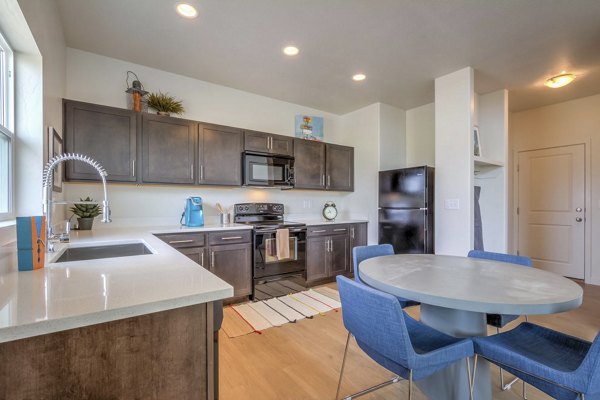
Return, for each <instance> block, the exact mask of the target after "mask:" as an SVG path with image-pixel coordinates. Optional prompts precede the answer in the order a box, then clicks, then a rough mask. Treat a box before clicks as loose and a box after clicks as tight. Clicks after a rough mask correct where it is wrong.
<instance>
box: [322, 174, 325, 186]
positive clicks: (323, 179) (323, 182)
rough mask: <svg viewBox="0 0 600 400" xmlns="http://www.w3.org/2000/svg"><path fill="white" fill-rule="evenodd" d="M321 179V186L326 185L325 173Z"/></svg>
mask: <svg viewBox="0 0 600 400" xmlns="http://www.w3.org/2000/svg"><path fill="white" fill-rule="evenodd" d="M321 181H322V183H321V186H325V174H323V176H322V179H321Z"/></svg>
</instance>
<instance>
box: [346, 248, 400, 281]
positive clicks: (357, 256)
mask: <svg viewBox="0 0 600 400" xmlns="http://www.w3.org/2000/svg"><path fill="white" fill-rule="evenodd" d="M393 254H394V247H392V245H391V244H376V245H371V246H356V247H355V248H353V249H352V261H353V262H354V280H356V282H362V280H361V279H360V278H359V276H358V265H359V264H360V263H361V262H363V261H365V260H368V259H369V258H373V257H380V256H391V255H393Z"/></svg>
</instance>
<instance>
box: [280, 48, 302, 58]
mask: <svg viewBox="0 0 600 400" xmlns="http://www.w3.org/2000/svg"><path fill="white" fill-rule="evenodd" d="M298 53H300V50H298V48H297V47H296V46H287V47H284V48H283V54H285V55H286V56H295V55H296V54H298Z"/></svg>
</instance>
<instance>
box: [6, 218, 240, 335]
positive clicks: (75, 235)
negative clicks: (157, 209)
mask: <svg viewBox="0 0 600 400" xmlns="http://www.w3.org/2000/svg"><path fill="white" fill-rule="evenodd" d="M237 229H251V228H250V227H248V226H246V225H238V224H231V225H227V226H222V225H212V226H205V227H201V228H181V227H179V226H176V227H168V226H167V227H143V228H115V229H108V228H105V229H96V230H92V231H81V232H77V231H72V232H71V242H70V243H69V244H67V245H63V244H57V245H56V252H55V253H54V255H51V256H50V257H49V258H48V259H47V260H46V267H45V268H42V269H39V270H35V271H23V272H19V271H18V268H17V250H16V245H13V246H5V247H0V343H2V342H7V341H11V340H16V339H21V338H26V337H31V336H37V335H42V334H47V333H52V332H57V331H62V330H66V329H72V328H77V327H82V326H87V325H93V324H98V323H104V322H108V321H113V320H117V319H123V318H128V317H133V316H138V315H143V314H149V313H154V312H159V311H165V310H169V309H174V308H179V307H185V306H189V305H193V304H200V303H206V302H210V301H214V300H220V299H224V298H228V297H231V296H233V288H232V287H231V285H229V284H228V283H226V282H225V281H223V280H221V279H220V278H218V277H217V276H215V275H213V274H212V273H210V272H209V271H207V270H206V269H204V268H202V267H200V266H199V265H198V264H196V263H194V262H193V261H192V260H190V259H188V258H187V257H186V256H185V255H183V254H181V253H179V252H178V251H177V250H175V249H174V248H172V247H170V246H169V245H167V244H166V243H164V242H163V241H161V240H160V239H158V238H156V237H155V236H154V235H153V234H155V233H177V232H207V231H220V230H237ZM132 242H143V243H144V244H145V245H146V246H147V247H148V248H149V249H150V250H151V251H152V253H153V254H145V255H140V256H130V257H118V258H104V259H96V260H86V261H73V262H63V263H53V261H54V260H55V259H56V258H57V257H58V256H59V255H60V254H61V252H62V249H63V248H64V247H65V246H72V247H78V246H85V245H88V244H89V245H105V244H120V243H132Z"/></svg>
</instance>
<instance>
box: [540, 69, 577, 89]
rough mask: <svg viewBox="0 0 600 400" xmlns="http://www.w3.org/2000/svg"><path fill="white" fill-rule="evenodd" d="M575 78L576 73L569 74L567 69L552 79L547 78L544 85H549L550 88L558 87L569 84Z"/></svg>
mask: <svg viewBox="0 0 600 400" xmlns="http://www.w3.org/2000/svg"><path fill="white" fill-rule="evenodd" d="M573 79H575V75H573V74H567V73H565V71H563V72H562V73H561V74H560V75H556V76H553V77H552V78H550V79H547V80H546V82H545V83H544V85H546V86H548V87H549V88H553V89H556V88H559V87H563V86H566V85H568V84H569V83H571V82H573Z"/></svg>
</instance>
